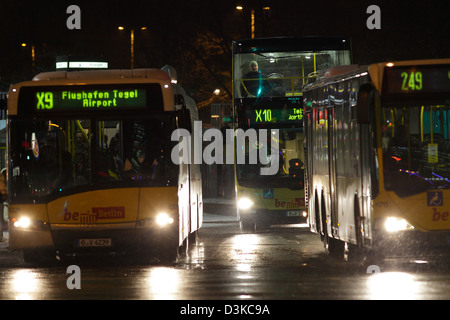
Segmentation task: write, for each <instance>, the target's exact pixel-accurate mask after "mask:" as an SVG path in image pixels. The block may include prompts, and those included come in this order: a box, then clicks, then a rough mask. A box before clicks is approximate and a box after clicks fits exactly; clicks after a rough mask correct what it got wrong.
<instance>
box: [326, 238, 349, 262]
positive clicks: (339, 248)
mask: <svg viewBox="0 0 450 320" xmlns="http://www.w3.org/2000/svg"><path fill="white" fill-rule="evenodd" d="M325 239H326V240H325V241H324V244H325V249H326V250H327V252H328V254H329V255H330V256H331V257H333V258H336V259H342V260H343V259H344V251H345V242H344V241H341V240H337V239H333V238H330V237H328V236H326V237H325Z"/></svg>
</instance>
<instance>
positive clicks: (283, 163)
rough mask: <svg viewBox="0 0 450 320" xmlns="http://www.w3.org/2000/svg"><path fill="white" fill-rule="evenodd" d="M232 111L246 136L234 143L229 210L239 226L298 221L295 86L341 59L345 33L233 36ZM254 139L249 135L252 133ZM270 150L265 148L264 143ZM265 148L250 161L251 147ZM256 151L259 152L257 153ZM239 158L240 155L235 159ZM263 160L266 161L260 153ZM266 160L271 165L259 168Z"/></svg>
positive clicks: (299, 110)
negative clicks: (234, 200)
mask: <svg viewBox="0 0 450 320" xmlns="http://www.w3.org/2000/svg"><path fill="white" fill-rule="evenodd" d="M232 50H233V51H232V52H233V115H234V118H233V119H234V120H233V123H234V129H235V131H238V130H242V131H244V133H245V134H248V135H246V136H247V137H250V138H251V137H252V136H251V135H252V131H253V134H255V133H261V132H264V131H260V130H267V131H268V132H270V136H269V137H267V135H262V136H261V135H260V134H259V135H257V141H250V140H251V139H247V138H245V139H246V140H245V143H244V142H243V143H241V144H239V143H236V144H235V152H236V161H235V176H236V180H235V181H236V197H237V216H238V219H239V222H240V226H241V229H242V230H244V231H254V230H257V229H262V228H265V227H267V226H270V225H274V224H289V223H299V222H304V221H305V220H306V211H305V198H304V186H303V163H304V161H305V159H304V156H303V139H304V137H303V98H302V87H303V86H304V85H305V84H307V83H308V82H311V81H314V79H315V78H316V75H317V73H318V72H320V71H321V70H323V69H326V68H329V67H332V66H335V65H342V64H349V63H350V61H351V57H350V40H349V39H348V38H345V37H302V38H290V37H280V38H261V39H246V40H236V41H233V45H232ZM253 140H254V139H253ZM273 146H276V148H274V152H273V153H272V147H273ZM261 148H266V149H267V150H269V149H270V151H268V152H266V154H265V155H264V154H260V158H259V159H258V161H252V160H251V153H252V152H253V151H254V150H255V149H258V152H259V151H260V149H261ZM263 153H264V152H263ZM239 155H242V157H241V159H244V160H245V161H242V160H241V161H239V159H240V158H239ZM264 158H267V159H264ZM268 160H270V162H271V163H272V164H276V165H278V167H277V168H276V170H274V172H271V173H269V174H262V172H261V170H262V169H265V168H266V167H267V164H265V163H267V162H268Z"/></svg>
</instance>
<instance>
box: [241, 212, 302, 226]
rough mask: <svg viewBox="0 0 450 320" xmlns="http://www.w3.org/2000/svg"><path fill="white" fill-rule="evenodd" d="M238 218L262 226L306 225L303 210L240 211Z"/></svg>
mask: <svg viewBox="0 0 450 320" xmlns="http://www.w3.org/2000/svg"><path fill="white" fill-rule="evenodd" d="M239 217H240V219H241V220H242V221H246V222H257V223H260V224H263V225H267V226H270V225H277V224H298V223H306V219H307V214H306V211H305V210H304V209H297V210H267V209H255V210H247V211H244V210H240V211H239Z"/></svg>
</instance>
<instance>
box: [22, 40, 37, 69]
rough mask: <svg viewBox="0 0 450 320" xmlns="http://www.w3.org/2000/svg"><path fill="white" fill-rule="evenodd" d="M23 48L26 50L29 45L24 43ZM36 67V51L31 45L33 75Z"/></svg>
mask: <svg viewBox="0 0 450 320" xmlns="http://www.w3.org/2000/svg"><path fill="white" fill-rule="evenodd" d="M21 46H22V47H23V48H26V47H27V46H28V45H27V44H26V43H25V42H22V44H21ZM35 67H36V51H35V48H34V44H33V45H31V70H32V74H33V75H34V69H35Z"/></svg>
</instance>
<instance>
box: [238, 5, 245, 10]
mask: <svg viewBox="0 0 450 320" xmlns="http://www.w3.org/2000/svg"><path fill="white" fill-rule="evenodd" d="M236 10H244V7H243V6H236Z"/></svg>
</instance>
